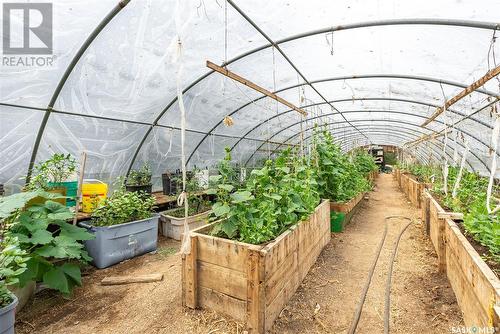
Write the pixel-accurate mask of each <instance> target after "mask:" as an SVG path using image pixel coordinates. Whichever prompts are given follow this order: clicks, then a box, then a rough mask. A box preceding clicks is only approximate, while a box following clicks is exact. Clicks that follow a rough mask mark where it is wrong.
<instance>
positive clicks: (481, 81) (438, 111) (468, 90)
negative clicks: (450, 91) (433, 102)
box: [422, 65, 500, 127]
mask: <svg viewBox="0 0 500 334" xmlns="http://www.w3.org/2000/svg"><path fill="white" fill-rule="evenodd" d="M499 74H500V65H499V66H497V67H495V68H494V69H491V70H489V71H488V72H486V74H485V75H484V76H482V77H481V78H480V79H479V80H476V81H475V82H473V83H472V84H471V85H470V86H467V87H466V88H465V89H464V90H463V91H461V92H460V93H458V94H457V95H455V96H454V97H452V98H451V99H449V100H448V101H446V102H445V104H444V107H438V108H436V111H435V112H434V114H432V116H431V117H429V118H428V119H427V120H426V121H425V122H424V123H423V124H422V126H423V127H424V126H427V125H428V124H429V123H430V122H432V121H433V120H435V119H436V118H437V117H438V116H439V115H441V114H442V113H443V111H444V109H448V108H449V107H451V106H452V105H454V104H455V103H457V102H458V101H460V100H461V99H463V98H464V97H466V96H467V95H469V94H470V93H472V92H473V91H475V90H476V89H478V88H480V87H482V86H484V84H485V83H487V82H488V81H490V80H491V79H493V78H494V77H496V76H497V75H499Z"/></svg>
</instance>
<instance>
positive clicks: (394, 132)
mask: <svg viewBox="0 0 500 334" xmlns="http://www.w3.org/2000/svg"><path fill="white" fill-rule="evenodd" d="M327 125H328V124H327ZM405 125H406V124H405ZM365 127H366V130H370V131H371V132H377V133H380V134H390V135H391V136H394V135H397V134H398V133H403V134H407V135H415V136H417V138H418V136H420V135H422V134H423V132H422V131H419V130H417V129H413V128H407V127H403V129H405V130H404V131H401V130H396V129H394V127H389V128H387V127H382V126H378V127H373V126H370V125H366V126H359V128H360V129H365ZM312 129H314V127H311V128H308V129H307V130H306V131H310V130H312ZM336 130H340V131H343V130H344V129H336ZM347 130H349V129H348V128H347ZM330 132H331V133H332V134H333V135H334V138H335V139H337V140H339V141H340V142H343V141H345V140H346V139H348V138H350V137H351V136H352V134H353V133H354V132H352V131H349V133H348V134H347V136H342V137H341V136H336V135H338V134H339V132H334V131H330ZM367 132H368V131H367ZM340 135H343V133H340ZM294 136H295V135H294ZM311 137H312V135H309V136H307V137H305V138H304V141H306V140H308V139H309V138H311ZM357 138H361V137H357ZM414 138H415V137H408V136H407V137H406V138H405V140H408V139H414ZM346 143H347V142H346ZM430 144H431V145H432V147H433V148H430V149H431V150H432V151H433V152H434V153H437V154H438V155H440V156H442V154H441V153H440V151H441V148H440V147H439V145H437V144H436V143H434V142H430ZM434 147H435V148H436V149H434ZM278 148H279V146H278V147H276V148H275V150H274V151H273V152H272V153H271V154H273V153H275V152H276V150H277V149H278ZM445 153H446V155H447V156H448V157H449V158H450V159H453V157H452V156H451V155H450V154H449V153H448V152H447V151H446V152H445ZM249 161H250V160H249ZM249 161H247V163H248V162H249ZM467 164H468V165H469V167H470V168H471V170H473V171H474V170H475V169H474V167H473V166H472V165H471V164H470V162H469V161H468V160H467Z"/></svg>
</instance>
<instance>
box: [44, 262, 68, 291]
mask: <svg viewBox="0 0 500 334" xmlns="http://www.w3.org/2000/svg"><path fill="white" fill-rule="evenodd" d="M43 282H44V283H45V284H46V285H47V286H48V287H49V288H51V289H55V290H59V291H61V292H62V293H64V294H69V289H70V284H69V282H68V279H67V278H66V275H65V274H64V271H63V270H62V269H61V268H60V267H54V268H52V269H51V270H49V271H47V272H46V273H45V274H44V275H43Z"/></svg>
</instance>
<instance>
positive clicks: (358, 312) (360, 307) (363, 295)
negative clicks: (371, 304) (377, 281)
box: [348, 222, 387, 334]
mask: <svg viewBox="0 0 500 334" xmlns="http://www.w3.org/2000/svg"><path fill="white" fill-rule="evenodd" d="M386 236H387V222H386V224H385V227H384V233H383V234H382V239H381V240H380V242H379V244H378V247H377V252H376V254H375V258H374V259H373V263H372V266H371V267H370V271H369V273H368V278H367V280H366V282H365V285H364V287H363V291H362V292H361V298H360V300H359V302H358V306H357V307H356V312H355V313H354V319H352V323H351V327H349V332H348V333H349V334H354V333H355V332H356V328H357V327H358V322H359V318H360V317H361V312H362V311H363V305H364V304H365V299H366V294H367V293H368V288H369V287H370V283H371V281H372V276H373V273H374V272H375V267H376V266H377V261H378V258H379V256H380V252H381V251H382V246H384V241H385V237H386Z"/></svg>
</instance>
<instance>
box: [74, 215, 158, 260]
mask: <svg viewBox="0 0 500 334" xmlns="http://www.w3.org/2000/svg"><path fill="white" fill-rule="evenodd" d="M158 217H159V216H158V215H155V216H153V217H151V218H147V219H143V220H137V221H133V222H130V223H125V224H118V225H112V226H92V225H89V224H86V223H83V222H82V223H79V225H80V226H81V227H84V228H86V229H87V230H88V232H89V233H92V234H94V235H95V239H93V240H86V241H85V248H86V249H87V252H88V253H89V255H90V256H91V257H92V258H93V261H92V264H93V265H95V266H96V267H97V268H100V269H102V268H107V267H109V266H111V265H113V264H116V263H119V262H121V261H123V260H127V259H131V258H134V257H136V256H138V255H142V254H145V253H149V252H152V251H155V250H156V246H157V241H158Z"/></svg>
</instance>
